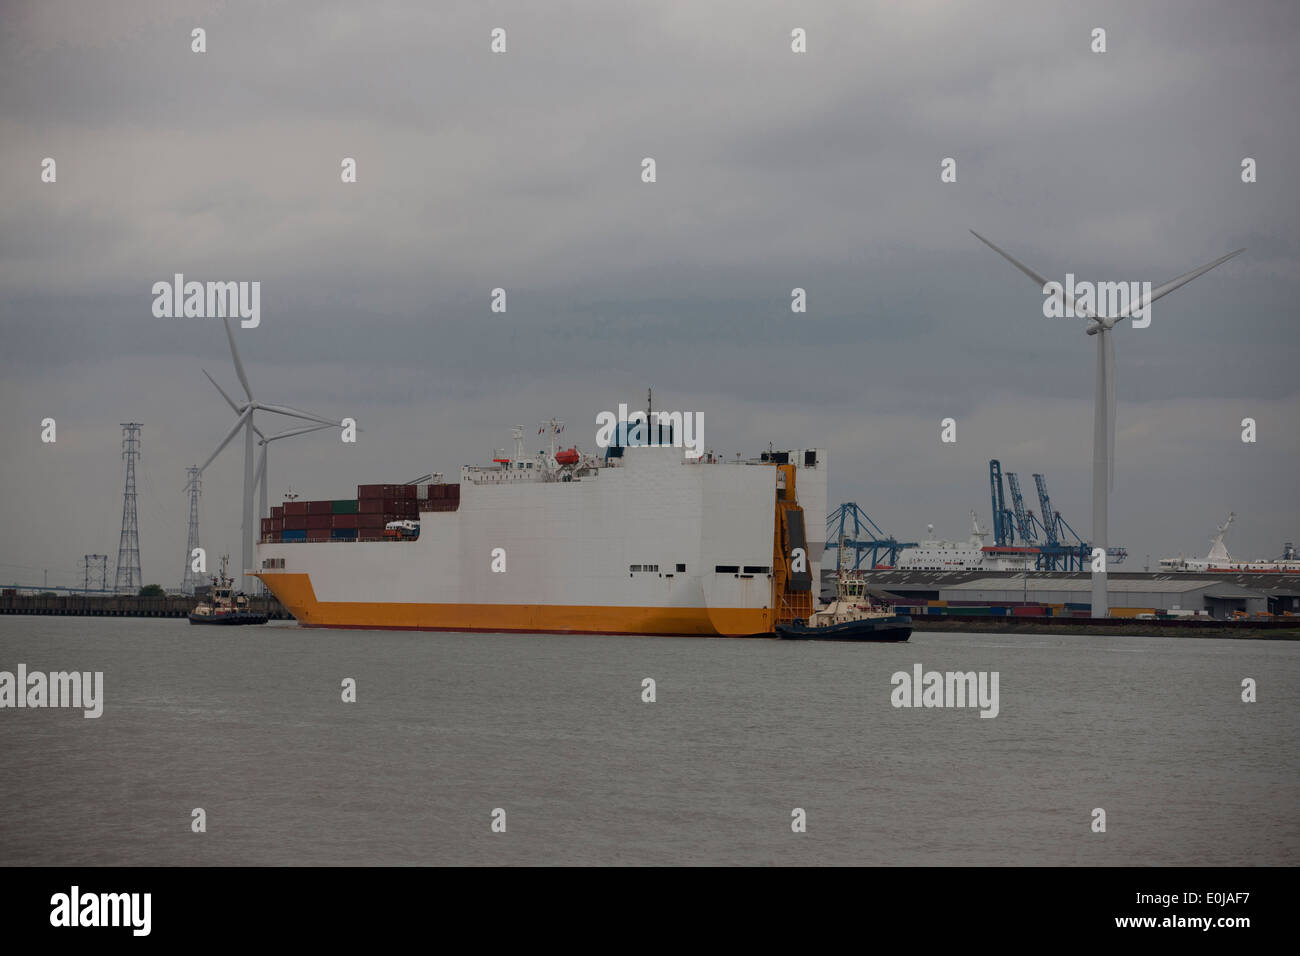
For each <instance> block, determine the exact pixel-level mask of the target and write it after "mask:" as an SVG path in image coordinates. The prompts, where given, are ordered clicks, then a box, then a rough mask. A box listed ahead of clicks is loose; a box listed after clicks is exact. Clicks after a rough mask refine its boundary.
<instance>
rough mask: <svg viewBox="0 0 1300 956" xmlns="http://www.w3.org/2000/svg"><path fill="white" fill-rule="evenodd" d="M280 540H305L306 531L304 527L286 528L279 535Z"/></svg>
mask: <svg viewBox="0 0 1300 956" xmlns="http://www.w3.org/2000/svg"><path fill="white" fill-rule="evenodd" d="M280 540H281V541H306V540H307V531H306V529H303V530H298V529H290V528H286V529H285V530H284V533H283V534H281V535H280Z"/></svg>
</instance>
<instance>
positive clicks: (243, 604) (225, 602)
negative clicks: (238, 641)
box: [190, 555, 266, 625]
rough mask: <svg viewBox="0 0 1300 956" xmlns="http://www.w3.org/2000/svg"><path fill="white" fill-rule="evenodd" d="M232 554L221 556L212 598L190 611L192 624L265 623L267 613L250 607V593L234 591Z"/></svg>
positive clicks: (213, 581)
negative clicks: (218, 575) (254, 610)
mask: <svg viewBox="0 0 1300 956" xmlns="http://www.w3.org/2000/svg"><path fill="white" fill-rule="evenodd" d="M229 564H230V556H229V555H222V557H221V576H220V577H219V578H217V577H214V578H213V579H212V599H211V600H210V601H206V602H200V603H199V604H197V605H196V606H195V608H194V610H193V611H191V612H190V623H191V624H225V625H231V624H265V623H266V615H265V614H257V613H254V612H253V611H251V610H249V608H248V595H246V594H245V593H244V592H243V591H240V592H239V593H238V594H234V593H232V591H231V589H232V587H233V586H234V583H235V581H234V579H233V578H232V577H230V575H229V574H228V573H227V569H228V567H229Z"/></svg>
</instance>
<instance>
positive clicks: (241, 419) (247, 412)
mask: <svg viewBox="0 0 1300 956" xmlns="http://www.w3.org/2000/svg"><path fill="white" fill-rule="evenodd" d="M251 414H253V410H252V409H251V408H246V409H244V411H243V412H242V413H241V414H240V416H239V417H238V418H237V419H235V427H234V428H232V429H230V434H229V435H227V436H226V437H225V438H224V439H223V440H222V442H221V444H220V445H218V446H217V450H216V451H214V452H213V453H212V454H211V455H209V456H208V460H207V461H205V462H204V463H203V464H202V465H200V466H199V473H200V474H202V473H203V472H204V471H205V470H206V469H207V467H208V465H210V464H212V459H214V458H216V457H217V456H218V455H220V454H221V450H222V449H223V448H225V447H226V446H227V445H229V444H230V440H231V439H232V438H234V437H235V436H236V435H238V434H239V430H240V429H241V428H243V427H244V422H245V421H246V420H247V419H248V416H249V415H251Z"/></svg>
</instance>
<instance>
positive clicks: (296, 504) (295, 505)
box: [284, 501, 307, 518]
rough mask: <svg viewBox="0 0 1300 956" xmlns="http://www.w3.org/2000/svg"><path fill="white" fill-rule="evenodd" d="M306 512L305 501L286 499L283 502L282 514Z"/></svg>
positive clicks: (287, 515)
mask: <svg viewBox="0 0 1300 956" xmlns="http://www.w3.org/2000/svg"><path fill="white" fill-rule="evenodd" d="M306 513H307V502H305V501H286V502H285V503H284V516H285V517H286V518H287V517H289V515H305V514H306Z"/></svg>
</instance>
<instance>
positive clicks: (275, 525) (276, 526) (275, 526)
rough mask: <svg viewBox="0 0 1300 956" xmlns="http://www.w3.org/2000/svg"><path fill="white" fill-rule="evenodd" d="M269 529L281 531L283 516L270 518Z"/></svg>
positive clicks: (282, 528)
mask: <svg viewBox="0 0 1300 956" xmlns="http://www.w3.org/2000/svg"><path fill="white" fill-rule="evenodd" d="M271 530H272V531H276V532H279V531H283V530H284V519H283V518H272V519H271Z"/></svg>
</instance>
